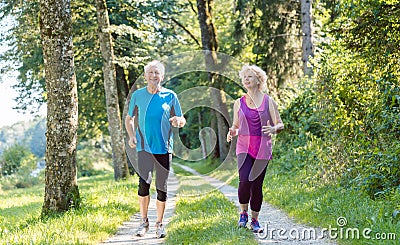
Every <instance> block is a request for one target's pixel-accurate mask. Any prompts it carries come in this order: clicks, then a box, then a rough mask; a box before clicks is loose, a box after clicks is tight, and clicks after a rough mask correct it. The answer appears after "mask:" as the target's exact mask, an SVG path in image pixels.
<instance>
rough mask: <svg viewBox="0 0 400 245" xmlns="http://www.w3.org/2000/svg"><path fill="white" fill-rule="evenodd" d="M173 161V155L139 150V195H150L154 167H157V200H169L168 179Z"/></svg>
mask: <svg viewBox="0 0 400 245" xmlns="http://www.w3.org/2000/svg"><path fill="white" fill-rule="evenodd" d="M171 161H172V155H171V154H170V153H167V154H151V153H148V152H146V151H139V152H138V171H137V172H138V175H139V189H138V195H139V196H142V197H144V196H148V195H150V184H151V181H152V178H153V170H154V167H155V169H156V189H157V200H159V201H161V202H165V201H166V200H167V180H168V175H169V169H170V165H171Z"/></svg>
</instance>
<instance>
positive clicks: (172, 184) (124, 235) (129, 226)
mask: <svg viewBox="0 0 400 245" xmlns="http://www.w3.org/2000/svg"><path fill="white" fill-rule="evenodd" d="M178 186H179V182H178V179H177V178H176V177H175V174H174V173H173V171H172V170H171V172H170V175H169V178H168V200H167V204H166V207H165V214H164V222H163V224H164V225H165V226H166V227H168V223H169V221H170V219H171V217H172V215H173V214H174V211H175V201H176V200H175V199H176V191H177V190H178ZM148 214H149V215H148V216H149V222H150V229H149V231H148V232H147V234H146V235H145V236H143V237H138V236H136V235H135V232H136V229H137V228H138V227H139V220H140V213H137V214H135V215H133V216H132V217H131V219H130V220H129V221H127V222H124V223H123V224H122V226H121V227H119V228H118V231H117V233H116V234H115V235H114V236H113V237H111V238H109V239H108V240H106V241H104V242H102V243H100V245H110V244H112V245H128V244H164V240H165V238H163V239H158V238H157V237H156V230H155V227H154V225H155V221H156V219H157V212H156V196H155V193H154V194H153V195H152V196H151V199H150V205H149V213H148ZM167 231H168V229H167Z"/></svg>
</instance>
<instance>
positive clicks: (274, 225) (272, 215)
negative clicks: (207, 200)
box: [174, 163, 336, 245]
mask: <svg viewBox="0 0 400 245" xmlns="http://www.w3.org/2000/svg"><path fill="white" fill-rule="evenodd" d="M174 164H176V163H174ZM176 165H177V166H179V167H181V168H183V169H184V170H185V171H188V172H190V173H192V174H193V175H197V176H202V177H203V178H204V179H206V180H207V181H208V182H209V183H210V184H211V185H213V186H214V187H215V188H217V189H219V190H220V191H221V192H222V193H223V194H224V195H225V196H226V197H227V198H228V199H229V200H230V201H231V202H233V203H234V204H235V205H236V207H237V208H238V210H239V201H238V198H237V188H235V187H233V186H230V185H227V184H226V183H224V182H222V181H220V180H218V179H215V178H212V177H210V176H207V175H202V174H200V173H198V172H196V171H195V170H193V169H191V168H190V167H187V166H184V165H180V164H176ZM259 220H260V224H261V226H263V227H264V228H265V230H266V231H267V232H266V233H265V234H264V235H260V236H258V235H254V236H255V237H256V239H257V240H258V243H259V244H279V245H281V244H282V245H283V244H285V245H286V244H288V245H289V244H290V245H297V244H299V245H305V244H313V245H317V244H318V245H328V244H329V245H334V244H336V243H335V242H334V241H331V240H327V239H322V238H320V237H318V236H320V234H322V233H321V229H318V228H312V227H308V226H305V225H303V224H297V223H296V222H294V221H293V219H292V218H290V217H288V216H287V215H286V214H285V213H284V212H283V211H281V210H279V209H277V208H275V207H273V206H272V205H271V204H269V203H267V202H263V205H262V207H261V211H260V215H259ZM265 222H267V223H265ZM278 230H282V232H283V231H286V232H285V233H284V234H283V233H279V231H278ZM314 230H315V236H313V237H312V239H310V235H309V234H310V233H309V231H314ZM290 232H292V233H291V235H290ZM303 232H304V233H305V234H306V236H302V234H303ZM296 234H299V235H298V236H297V235H296ZM272 235H273V237H271V236H272ZM325 235H327V234H325ZM296 236H297V237H304V238H305V239H301V238H300V239H297V238H295V239H293V238H292V237H296ZM314 238H315V239H314Z"/></svg>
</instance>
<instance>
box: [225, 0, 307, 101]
mask: <svg viewBox="0 0 400 245" xmlns="http://www.w3.org/2000/svg"><path fill="white" fill-rule="evenodd" d="M299 10H300V2H299V1H282V0H237V4H236V13H238V14H237V18H236V23H235V30H234V33H233V36H234V37H235V38H236V43H235V45H234V52H233V54H234V55H235V56H236V55H242V54H243V56H244V57H245V58H247V60H246V62H249V63H254V64H257V65H258V66H260V67H262V68H263V69H264V70H265V71H266V72H267V75H268V81H267V83H268V92H269V93H270V94H271V95H272V96H274V97H276V99H278V100H279V99H280V98H281V97H282V95H281V94H280V91H281V90H280V89H279V88H282V87H285V86H287V85H288V84H291V85H293V83H294V82H295V81H297V80H298V79H299V78H300V77H301V31H300V30H301V26H300V17H299V12H300V11H299ZM249 54H250V55H249ZM249 56H250V57H249Z"/></svg>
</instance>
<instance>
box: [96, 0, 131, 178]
mask: <svg viewBox="0 0 400 245" xmlns="http://www.w3.org/2000/svg"><path fill="white" fill-rule="evenodd" d="M96 8H97V22H98V26H99V29H98V34H99V40H100V51H101V54H102V57H103V77H104V89H105V92H106V106H107V116H108V131H109V132H110V136H111V148H112V153H113V154H112V155H113V163H114V179H115V180H119V179H122V178H126V177H127V176H128V175H129V172H128V164H127V160H126V152H125V144H124V136H123V132H122V120H121V115H120V109H119V101H118V89H117V81H116V80H117V79H116V70H115V65H114V53H113V48H112V41H111V34H110V32H109V29H110V21H109V19H108V12H107V5H106V1H105V0H96Z"/></svg>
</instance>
